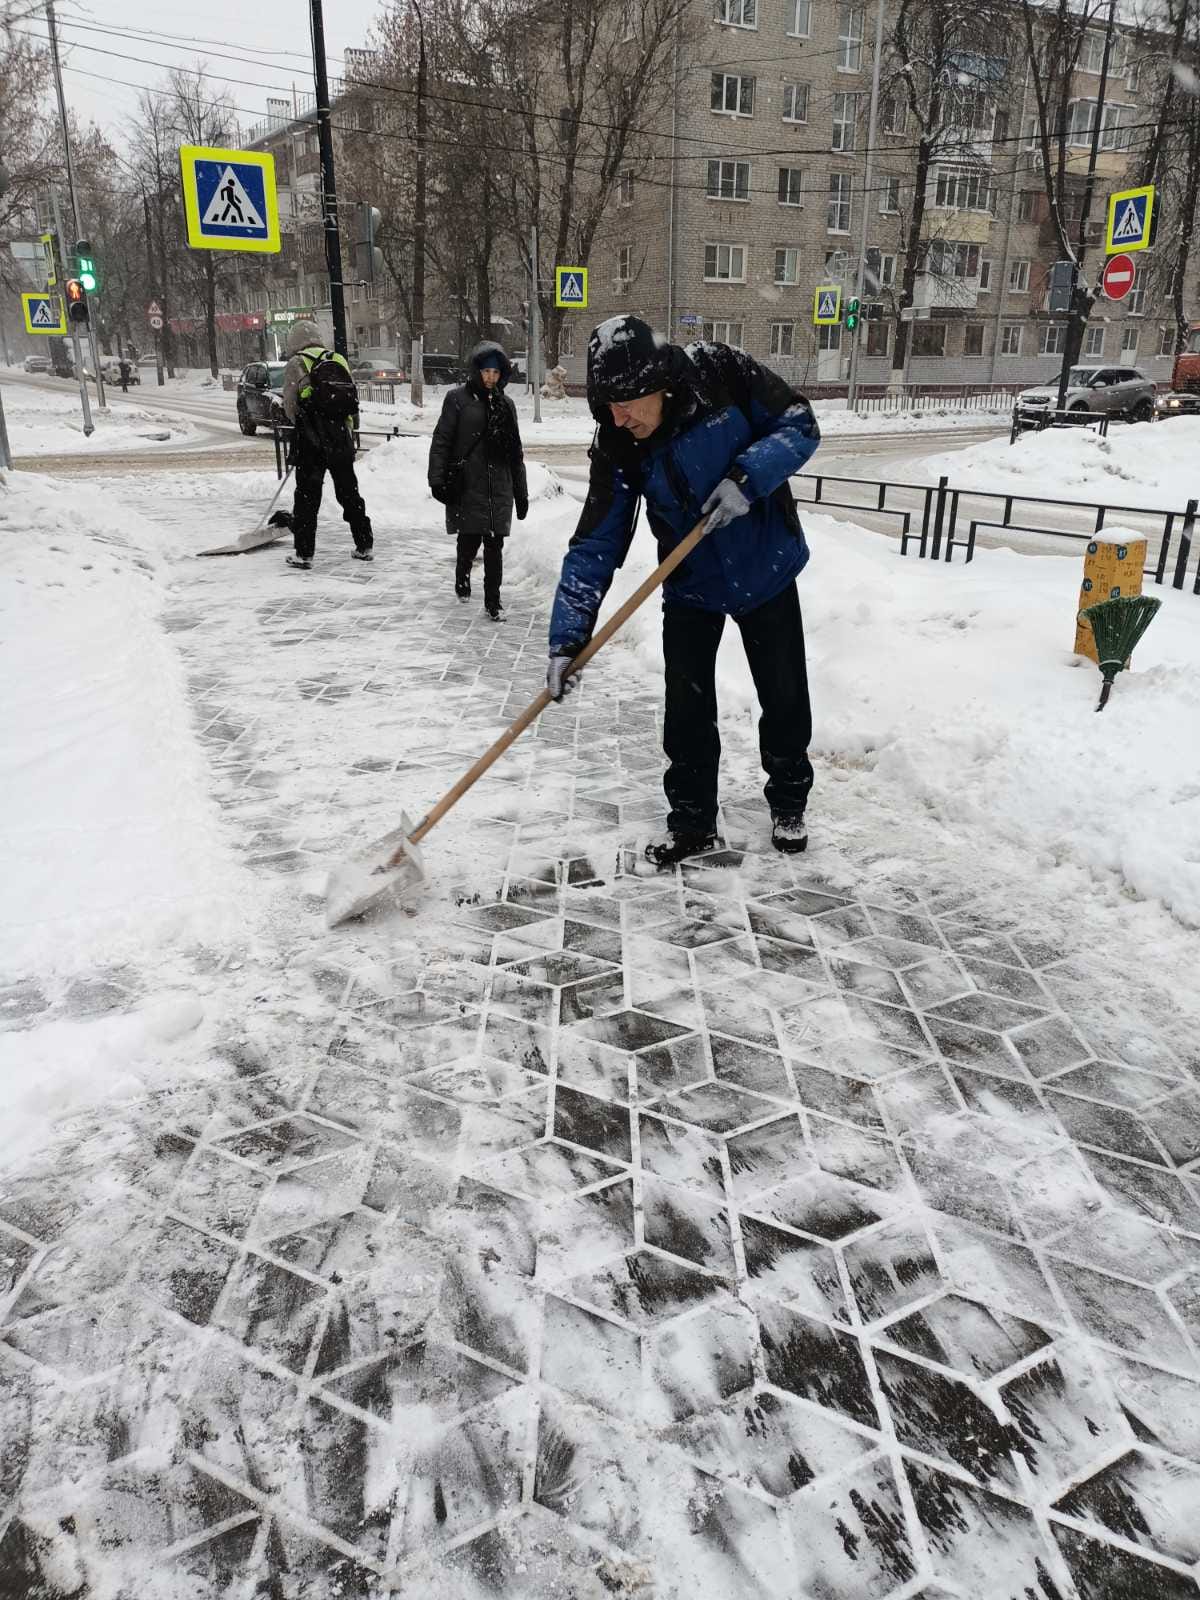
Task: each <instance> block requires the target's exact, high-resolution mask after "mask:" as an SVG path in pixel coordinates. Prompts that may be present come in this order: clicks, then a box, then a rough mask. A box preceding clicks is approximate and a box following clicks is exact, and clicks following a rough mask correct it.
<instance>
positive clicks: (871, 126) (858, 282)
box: [846, 0, 885, 411]
mask: <svg viewBox="0 0 1200 1600" xmlns="http://www.w3.org/2000/svg"><path fill="white" fill-rule="evenodd" d="M884 4H885V0H879V5H878V8H877V9H876V13H875V60H874V62H873V64H872V67H871V112H870V116H869V118H868V125H867V158H866V162H865V164H864V168H863V201H862V229H861V234H860V237H859V245H858V272H857V274H856V276H855V279H854V298H855V300H856V301H857V302H858V308H859V321H858V324H857V326H856V327H855V328H854V329H853V331H852V332H851V334H850V372H849V383H848V385H847V389H846V409H847V411H853V410H854V403H855V401H856V400H857V399H858V347H859V344H860V343H861V341H862V300H863V289H864V288H865V286H866V278H867V219H868V218H869V217H870V214H871V179H872V177H873V176H874V167H875V131H876V128H877V126H878V123H879V68H880V65H881V63H882V60H883V8H884Z"/></svg>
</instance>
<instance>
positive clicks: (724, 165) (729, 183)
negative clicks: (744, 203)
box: [708, 161, 750, 200]
mask: <svg viewBox="0 0 1200 1600" xmlns="http://www.w3.org/2000/svg"><path fill="white" fill-rule="evenodd" d="M708 198H709V199H710V200H749V198H750V163H749V162H748V161H710V162H709V163H708Z"/></svg>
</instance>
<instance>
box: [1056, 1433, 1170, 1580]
mask: <svg viewBox="0 0 1200 1600" xmlns="http://www.w3.org/2000/svg"><path fill="white" fill-rule="evenodd" d="M1198 1504H1200V1467H1197V1466H1187V1465H1184V1464H1182V1463H1181V1462H1178V1461H1174V1460H1171V1459H1170V1458H1169V1457H1165V1456H1157V1455H1152V1454H1150V1453H1149V1452H1147V1451H1146V1450H1130V1451H1129V1452H1128V1453H1127V1454H1126V1455H1123V1456H1122V1457H1121V1458H1120V1460H1118V1461H1113V1462H1110V1464H1109V1465H1108V1466H1107V1467H1104V1468H1103V1469H1102V1470H1101V1471H1100V1472H1097V1473H1096V1474H1095V1476H1094V1477H1091V1478H1088V1479H1087V1481H1086V1482H1084V1483H1081V1484H1079V1485H1078V1487H1077V1488H1075V1489H1072V1490H1071V1492H1070V1494H1066V1495H1064V1496H1063V1497H1062V1499H1061V1500H1059V1501H1057V1502H1056V1503H1055V1506H1054V1509H1055V1510H1056V1511H1061V1512H1062V1513H1063V1514H1064V1515H1066V1516H1068V1517H1073V1518H1075V1519H1076V1521H1079V1522H1088V1523H1091V1524H1092V1525H1093V1527H1094V1528H1095V1529H1096V1531H1097V1533H1098V1534H1099V1536H1100V1537H1101V1538H1103V1537H1104V1534H1105V1533H1106V1532H1107V1533H1112V1534H1116V1535H1118V1537H1120V1538H1122V1539H1127V1540H1128V1541H1129V1542H1130V1543H1131V1544H1140V1545H1143V1546H1144V1547H1145V1548H1146V1549H1147V1550H1148V1551H1150V1552H1152V1553H1153V1554H1156V1555H1160V1556H1165V1557H1167V1559H1168V1560H1171V1561H1178V1562H1180V1563H1181V1564H1182V1565H1184V1566H1194V1565H1195V1564H1196V1562H1197V1561H1198V1560H1200V1524H1198V1523H1197V1518H1196V1506H1197V1505H1198Z"/></svg>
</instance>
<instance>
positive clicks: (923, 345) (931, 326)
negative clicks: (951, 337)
mask: <svg viewBox="0 0 1200 1600" xmlns="http://www.w3.org/2000/svg"><path fill="white" fill-rule="evenodd" d="M912 330H913V342H912V353H913V355H914V356H944V355H945V354H946V324H945V323H944V322H914V323H913V325H912Z"/></svg>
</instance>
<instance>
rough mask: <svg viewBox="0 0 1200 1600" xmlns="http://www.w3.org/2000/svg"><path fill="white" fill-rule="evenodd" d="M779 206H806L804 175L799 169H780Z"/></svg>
mask: <svg viewBox="0 0 1200 1600" xmlns="http://www.w3.org/2000/svg"><path fill="white" fill-rule="evenodd" d="M779 204H780V205H781V206H802V205H803V204H804V173H803V171H802V170H801V168H799V167H780V169H779Z"/></svg>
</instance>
